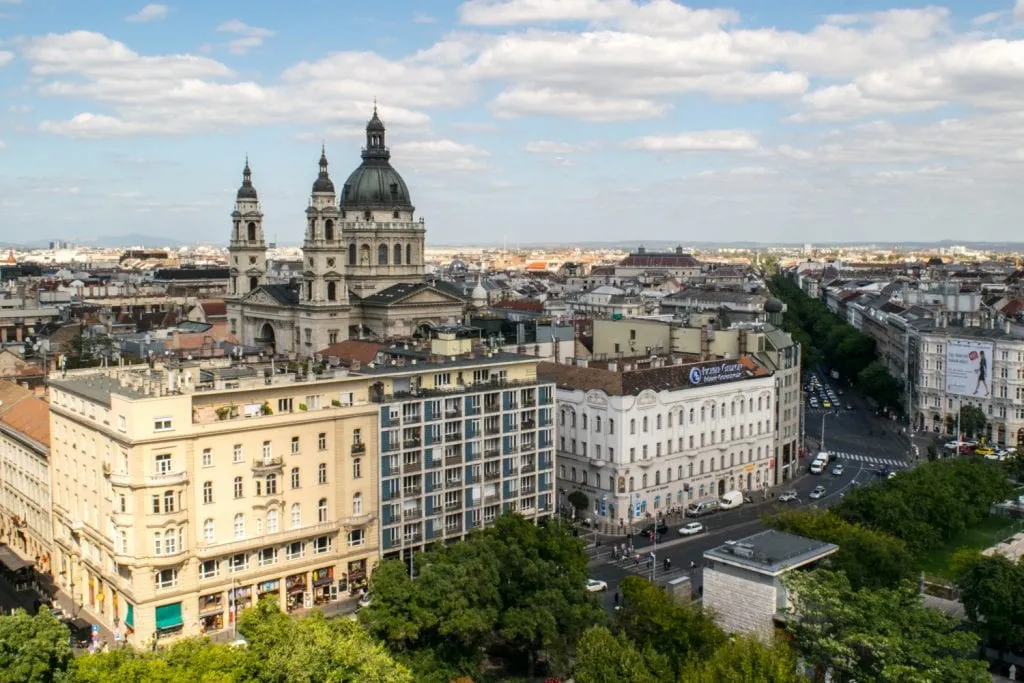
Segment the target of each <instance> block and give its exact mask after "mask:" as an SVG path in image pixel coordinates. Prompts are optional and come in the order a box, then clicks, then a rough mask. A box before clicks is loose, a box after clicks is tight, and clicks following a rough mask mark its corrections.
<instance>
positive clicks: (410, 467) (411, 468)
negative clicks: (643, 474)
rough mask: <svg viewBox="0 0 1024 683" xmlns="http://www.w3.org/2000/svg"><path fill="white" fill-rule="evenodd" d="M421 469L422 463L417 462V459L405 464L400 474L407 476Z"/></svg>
mask: <svg viewBox="0 0 1024 683" xmlns="http://www.w3.org/2000/svg"><path fill="white" fill-rule="evenodd" d="M422 469H423V461H422V460H419V459H417V460H415V461H413V462H407V463H405V464H403V465H402V473H403V474H409V473H411V472H419V471H420V470H422Z"/></svg>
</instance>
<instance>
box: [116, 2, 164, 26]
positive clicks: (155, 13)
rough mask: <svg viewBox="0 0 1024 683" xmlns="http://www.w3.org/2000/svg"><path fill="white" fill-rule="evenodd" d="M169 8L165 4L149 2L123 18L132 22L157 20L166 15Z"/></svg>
mask: <svg viewBox="0 0 1024 683" xmlns="http://www.w3.org/2000/svg"><path fill="white" fill-rule="evenodd" d="M170 9H171V8H170V7H168V6H167V5H159V4H149V5H146V6H145V7H143V8H142V9H140V10H139V11H138V12H136V13H135V14H129V15H128V16H127V17H125V18H124V20H125V21H128V22H133V23H145V22H149V21H159V20H161V19H163V18H164V17H166V16H167V12H168V11H170Z"/></svg>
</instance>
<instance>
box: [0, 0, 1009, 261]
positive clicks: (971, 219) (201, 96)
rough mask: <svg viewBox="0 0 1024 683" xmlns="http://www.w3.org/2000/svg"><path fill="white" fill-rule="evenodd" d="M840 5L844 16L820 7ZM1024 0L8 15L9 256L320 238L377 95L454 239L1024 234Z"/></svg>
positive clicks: (402, 157)
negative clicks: (73, 247) (39, 245)
mask: <svg viewBox="0 0 1024 683" xmlns="http://www.w3.org/2000/svg"><path fill="white" fill-rule="evenodd" d="M822 7H827V13H826V12H823V11H822ZM1021 22H1024V6H1022V7H1021V8H1015V7H1014V5H1013V0H1005V1H1003V2H990V1H988V0H977V1H974V2H956V3H946V4H944V5H936V4H927V3H924V2H903V3H902V4H899V5H893V4H890V3H886V2H878V1H874V0H872V1H867V0H864V1H859V2H854V1H852V0H835V1H832V2H829V3H813V2H809V1H807V0H795V1H790V2H775V1H771V0H759V1H757V2H755V1H752V0H748V1H746V2H734V3H729V4H723V5H717V4H716V5H710V4H709V5H699V6H697V5H693V6H685V5H683V4H681V3H675V2H671V0H635V1H634V0H467V1H465V2H440V1H436V0H434V1H421V2H408V1H403V0H391V1H390V2H387V3H361V4H354V3H342V2H337V1H334V2H329V3H328V2H319V1H314V2H307V3H303V4H302V5H301V7H300V6H299V5H295V4H289V3H281V2H271V1H269V0H263V1H250V2H234V1H230V0H224V1H221V2H216V3H200V2H173V1H170V0H169V1H168V2H167V3H166V4H150V5H146V4H145V3H135V2H124V1H122V0H116V1H111V2H105V3H83V2H71V1H57V0H20V1H19V0H0V92H2V97H0V241H9V242H14V243H24V242H29V241H33V240H40V239H48V238H65V239H72V240H80V241H85V240H87V239H88V238H90V237H95V236H100V235H102V236H106V235H119V234H132V233H137V234H143V235H152V236H153V241H154V242H155V243H159V240H160V237H162V236H167V237H173V238H175V239H181V240H190V241H201V242H206V243H223V242H226V240H227V235H228V227H229V214H230V212H231V209H232V201H233V195H234V191H235V189H236V188H237V186H238V184H239V180H240V173H241V168H242V164H243V162H244V159H245V155H246V154H248V155H249V158H250V162H251V164H252V168H253V180H254V183H255V185H256V187H257V189H258V190H259V192H260V197H261V200H262V202H263V208H264V212H265V214H266V224H267V233H268V235H270V236H273V237H276V239H277V241H278V242H280V243H282V244H297V243H299V242H301V239H302V230H303V225H304V217H303V211H304V208H305V205H306V200H307V197H308V193H309V189H310V185H311V183H312V181H313V179H314V178H315V177H316V171H317V168H316V162H317V159H318V157H319V153H320V144H321V141H324V142H325V144H326V146H327V153H328V158H329V159H330V162H331V167H330V168H331V172H332V176H333V177H334V178H335V179H336V181H339V182H340V181H342V180H343V179H344V177H345V176H347V174H348V173H349V172H350V171H351V170H352V169H353V168H355V166H356V165H358V162H359V149H360V146H361V144H362V127H363V125H364V124H365V121H366V119H367V118H368V116H369V114H370V112H371V110H372V106H373V101H374V98H377V100H378V101H379V105H380V112H381V116H382V118H383V119H384V121H385V123H386V124H387V125H388V143H389V144H390V146H391V148H392V163H393V164H394V166H395V167H396V168H397V169H398V170H399V171H400V172H401V173H402V174H403V176H404V177H405V179H406V181H407V183H408V184H409V186H410V190H411V192H412V195H413V201H414V203H415V204H416V206H417V211H418V213H419V215H421V216H423V217H425V218H426V220H427V224H428V230H429V232H428V241H429V242H430V243H434V244H473V243H481V242H491V243H501V242H502V241H505V240H507V242H508V243H509V244H516V243H527V242H541V241H558V242H564V243H572V242H577V241H582V240H590V241H593V240H607V241H612V240H622V239H646V240H673V241H678V242H682V243H684V244H685V243H688V242H692V241H698V240H709V239H713V240H722V241H734V240H758V241H790V242H825V241H837V240H844V241H845V240H855V239H861V240H894V239H895V240H936V239H954V240H957V239H959V240H986V239H987V240H1010V239H1019V230H1018V229H1017V225H1018V223H1019V213H1020V207H1019V202H1018V201H1017V195H1018V194H1019V191H1018V190H1017V187H1018V185H1019V178H1020V176H1021V171H1022V170H1024V169H1022V165H1024V114H1022V113H1021V112H1022V111H1024V106H1022V105H1024V87H1022V86H1024V41H1022V40H1021V38H1022V35H1024V34H1022V32H1021V30H1020V29H1021V26H1024V24H1022V23H1021Z"/></svg>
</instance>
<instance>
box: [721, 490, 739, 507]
mask: <svg viewBox="0 0 1024 683" xmlns="http://www.w3.org/2000/svg"><path fill="white" fill-rule="evenodd" d="M740 505H743V494H742V493H741V492H740V491H726V492H725V493H724V494H722V497H721V498H719V499H718V507H720V508H721V509H723V510H732V509H733V508H738V507H739V506H740Z"/></svg>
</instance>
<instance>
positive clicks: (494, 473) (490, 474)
mask: <svg viewBox="0 0 1024 683" xmlns="http://www.w3.org/2000/svg"><path fill="white" fill-rule="evenodd" d="M484 479H486V480H487V481H495V480H497V479H501V470H486V471H484Z"/></svg>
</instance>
